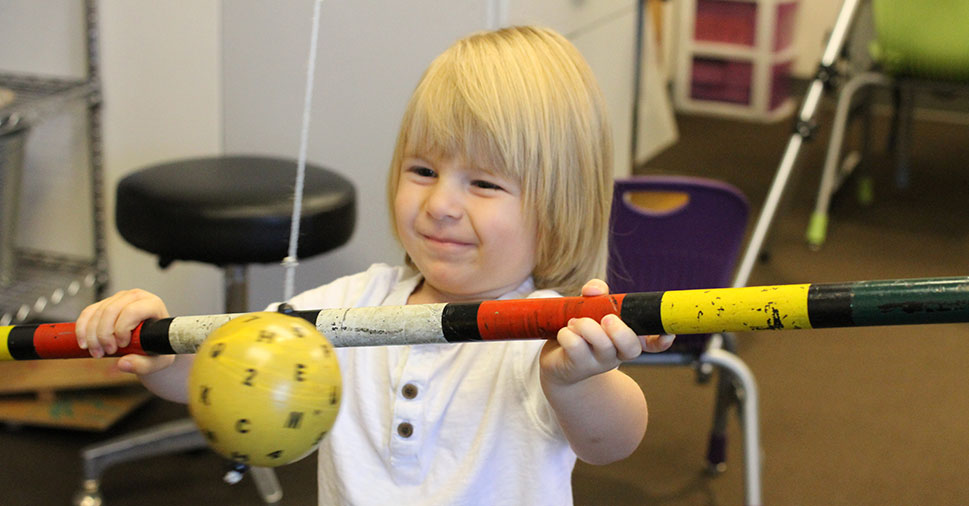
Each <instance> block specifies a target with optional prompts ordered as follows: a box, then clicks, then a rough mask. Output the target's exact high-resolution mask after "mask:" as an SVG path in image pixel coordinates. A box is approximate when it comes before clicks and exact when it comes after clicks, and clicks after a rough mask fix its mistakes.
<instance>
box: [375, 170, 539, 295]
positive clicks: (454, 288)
mask: <svg viewBox="0 0 969 506" xmlns="http://www.w3.org/2000/svg"><path fill="white" fill-rule="evenodd" d="M399 170H400V171H401V173H400V181H399V183H398V186H397V196H396V198H395V199H394V211H395V213H396V216H397V223H396V226H397V234H398V236H399V237H400V240H401V242H402V243H403V246H404V249H405V250H406V251H407V254H408V255H410V258H411V260H413V262H414V264H415V265H416V266H417V268H418V269H419V270H420V271H421V273H422V274H423V275H424V280H425V281H424V284H425V286H424V287H423V288H422V289H430V290H433V291H434V292H435V293H434V295H437V296H439V298H440V302H449V301H455V300H480V299H488V298H495V297H498V296H500V295H502V294H504V293H507V292H509V291H511V290H513V289H515V288H517V287H518V286H519V285H520V284H521V283H522V282H523V281H524V280H525V279H526V278H527V277H528V276H530V275H531V272H532V270H533V269H534V267H535V250H536V243H537V235H536V230H537V227H536V225H535V223H534V220H532V219H529V218H528V217H526V216H525V215H524V213H523V210H522V192H521V188H520V187H519V184H518V183H517V182H515V181H511V180H508V179H506V178H502V177H498V176H496V175H494V174H489V173H487V172H484V171H482V170H478V169H475V168H473V167H471V166H469V165H468V164H466V163H465V162H464V160H462V159H460V158H439V157H435V156H430V155H420V156H419V157H407V158H404V161H403V164H402V166H401V167H400V168H399Z"/></svg>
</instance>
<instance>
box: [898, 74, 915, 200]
mask: <svg viewBox="0 0 969 506" xmlns="http://www.w3.org/2000/svg"><path fill="white" fill-rule="evenodd" d="M914 113H915V90H914V89H913V88H912V87H911V86H906V85H901V86H900V87H899V100H898V109H897V111H896V115H897V121H898V132H897V137H896V138H895V146H894V150H893V151H894V154H895V187H896V188H898V189H901V190H904V189H906V188H908V185H909V179H910V174H911V162H910V158H911V149H912V118H913V116H914Z"/></svg>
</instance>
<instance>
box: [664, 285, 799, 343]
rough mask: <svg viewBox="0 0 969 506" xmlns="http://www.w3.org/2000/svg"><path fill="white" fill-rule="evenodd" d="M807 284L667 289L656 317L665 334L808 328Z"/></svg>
mask: <svg viewBox="0 0 969 506" xmlns="http://www.w3.org/2000/svg"><path fill="white" fill-rule="evenodd" d="M810 286H811V285H809V284H805V285H778V286H760V287H742V288H716V289H710V290H676V291H670V292H666V293H664V294H663V299H662V302H661V304H660V317H661V318H662V320H663V328H665V329H666V332H667V333H669V334H707V333H711V332H742V331H747V330H766V329H775V330H777V329H809V328H811V321H810V320H809V319H808V306H807V298H808V288H810Z"/></svg>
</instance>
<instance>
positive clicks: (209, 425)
mask: <svg viewBox="0 0 969 506" xmlns="http://www.w3.org/2000/svg"><path fill="white" fill-rule="evenodd" d="M188 389H189V399H188V401H189V402H188V407H189V412H190V413H191V414H192V418H193V419H194V420H195V423H196V425H198V427H199V429H200V430H201V431H202V434H204V435H205V437H206V439H207V440H208V442H209V445H210V446H211V447H212V448H213V449H214V450H215V451H216V452H218V453H220V454H222V455H223V456H225V457H227V458H229V459H232V460H234V461H236V462H242V463H245V464H250V465H254V466H262V467H274V466H281V465H284V464H288V463H290V462H293V461H294V460H298V459H300V458H302V457H303V456H305V455H307V454H308V453H310V452H312V451H313V450H314V449H315V448H316V445H317V443H319V441H320V439H322V438H323V436H325V435H326V433H327V431H329V430H330V428H332V427H333V422H334V421H335V419H336V415H337V411H338V410H339V407H340V392H341V381H340V367H339V365H338V364H337V359H336V354H335V353H334V352H333V346H332V345H331V344H330V343H329V341H327V340H326V338H325V337H323V334H320V332H319V331H317V330H316V328H315V327H314V326H313V325H312V324H310V323H309V322H307V321H306V320H304V319H302V318H297V317H294V316H287V315H284V314H282V313H268V312H266V313H252V314H246V315H242V316H239V317H237V318H234V319H232V320H231V321H229V322H228V323H226V324H225V325H223V326H221V327H219V328H218V329H216V330H215V331H214V332H212V334H210V335H209V337H208V338H206V340H205V342H204V343H202V346H201V347H199V349H198V353H197V355H196V356H195V363H194V364H193V365H192V370H191V371H190V372H189V376H188Z"/></svg>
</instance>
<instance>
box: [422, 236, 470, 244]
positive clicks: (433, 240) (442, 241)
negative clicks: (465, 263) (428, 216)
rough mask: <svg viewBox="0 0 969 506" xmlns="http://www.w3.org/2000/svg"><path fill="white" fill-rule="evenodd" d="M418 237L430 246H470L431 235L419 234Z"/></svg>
mask: <svg viewBox="0 0 969 506" xmlns="http://www.w3.org/2000/svg"><path fill="white" fill-rule="evenodd" d="M420 235H421V237H422V238H424V240H425V241H427V242H429V243H431V244H437V245H441V246H470V245H471V243H468V242H463V241H455V240H453V239H445V238H441V237H434V236H431V235H424V234H420Z"/></svg>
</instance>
